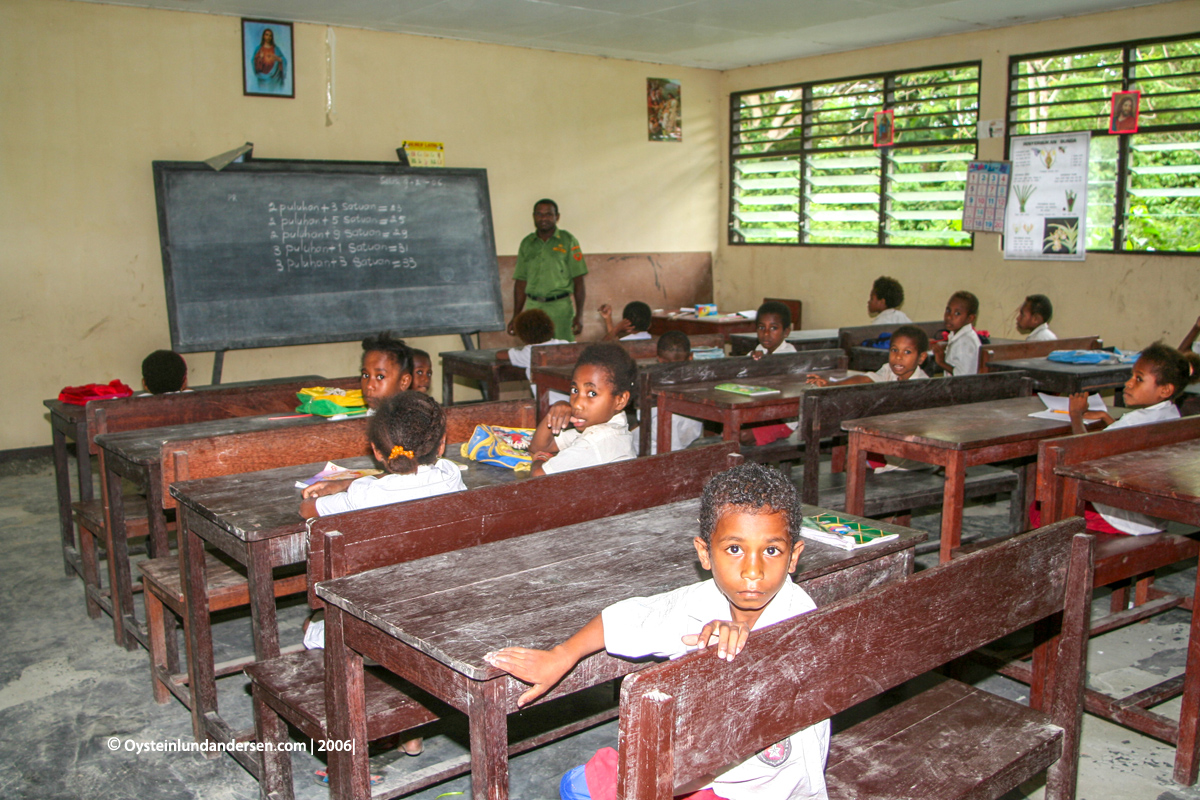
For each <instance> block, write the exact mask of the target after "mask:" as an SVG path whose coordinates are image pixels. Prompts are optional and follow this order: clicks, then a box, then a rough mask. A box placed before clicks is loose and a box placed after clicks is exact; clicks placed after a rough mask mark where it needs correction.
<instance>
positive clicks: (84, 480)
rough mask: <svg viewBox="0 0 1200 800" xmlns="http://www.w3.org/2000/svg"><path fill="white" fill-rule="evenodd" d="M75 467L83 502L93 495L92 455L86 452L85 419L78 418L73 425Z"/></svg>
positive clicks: (86, 434) (86, 430)
mask: <svg viewBox="0 0 1200 800" xmlns="http://www.w3.org/2000/svg"><path fill="white" fill-rule="evenodd" d="M75 469H76V474H77V475H79V499H80V500H82V501H84V502H85V503H86V502H87V501H88V500H91V499H92V497H93V496H94V494H93V492H92V456H91V454H90V453H89V452H88V429H87V420H86V419H81V420H79V424H78V425H76V426H75Z"/></svg>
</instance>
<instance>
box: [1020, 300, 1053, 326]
mask: <svg viewBox="0 0 1200 800" xmlns="http://www.w3.org/2000/svg"><path fill="white" fill-rule="evenodd" d="M1025 302H1026V303H1029V311H1030V313H1032V314H1037V315H1038V316H1039V317H1041V318H1042V322H1049V321H1050V318H1051V317H1053V316H1054V306H1053V305H1052V304H1051V302H1050V298H1049V297H1046V295H1044V294H1031V295H1029V296H1028V297H1026V298H1025Z"/></svg>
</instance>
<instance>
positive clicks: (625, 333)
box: [600, 300, 653, 342]
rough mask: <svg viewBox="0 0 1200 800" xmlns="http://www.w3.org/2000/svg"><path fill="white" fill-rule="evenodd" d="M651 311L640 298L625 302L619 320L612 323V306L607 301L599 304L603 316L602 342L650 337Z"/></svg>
mask: <svg viewBox="0 0 1200 800" xmlns="http://www.w3.org/2000/svg"><path fill="white" fill-rule="evenodd" d="M652 315H653V312H651V311H650V306H648V305H646V304H645V303H643V302H642V301H641V300H634V301H633V302H631V303H626V304H625V308H624V309H623V310H622V311H621V320H620V321H619V322H617V323H616V324H613V318H612V317H613V312H612V306H610V305H609V304H608V303H605V304H604V305H602V306H600V316H601V317H603V318H604V329H605V333H604V338H603V339H601V341H603V342H612V341H617V340H620V341H622V342H628V341H633V340H635V339H649V338H651V337H650V320H651V318H652Z"/></svg>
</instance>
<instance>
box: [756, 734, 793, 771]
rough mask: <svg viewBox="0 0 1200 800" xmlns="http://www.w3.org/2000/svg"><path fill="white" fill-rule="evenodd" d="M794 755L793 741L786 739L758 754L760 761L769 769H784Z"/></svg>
mask: <svg viewBox="0 0 1200 800" xmlns="http://www.w3.org/2000/svg"><path fill="white" fill-rule="evenodd" d="M791 755H792V740H791V739H784V740H783V741H781V742H776V743H775V744H773V745H771V746H770V747H768V748H767V749H766V750H763V751H762V752H761V753H759V754H758V760H759V761H761V762H763V763H764V764H766V765H767V766H768V767H782V766H783V765H784V764H786V763H787V760H788V758H789V757H790V756H791Z"/></svg>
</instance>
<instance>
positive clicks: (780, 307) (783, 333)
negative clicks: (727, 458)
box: [741, 300, 799, 445]
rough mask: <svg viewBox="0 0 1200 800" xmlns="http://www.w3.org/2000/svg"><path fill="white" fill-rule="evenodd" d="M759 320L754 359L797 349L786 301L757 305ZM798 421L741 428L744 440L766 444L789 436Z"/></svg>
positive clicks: (755, 317) (742, 439) (757, 320)
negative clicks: (790, 340)
mask: <svg viewBox="0 0 1200 800" xmlns="http://www.w3.org/2000/svg"><path fill="white" fill-rule="evenodd" d="M754 319H755V321H756V322H757V323H758V347H755V348H754V350H753V351H752V352H751V353H750V357H751V358H753V359H754V360H755V361H758V360H760V359H761V358H763V356H766V355H770V354H772V353H794V352H796V348H795V347H794V346H793V345H792V343H791V342H789V341H788V340H787V337H788V336H790V335H791V333H792V312H791V310H790V309H789V308H788V307H787V306H786V305H785V304H783V303H780V302H778V301H776V300H768V301H767V302H765V303H763V304H762V305H761V306H759V307H758V313H757V314H755V316H754ZM798 425H799V423H798V422H776V423H769V424H766V425H755V426H754V427H750V428H745V429H743V430H742V435H741V443H742V444H757V445H764V444H770V443H771V442H774V441H778V440H779V439H786V438H787V437H788V436H791V435H792V431H794V430H796V428H797V426H798Z"/></svg>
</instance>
